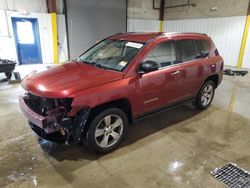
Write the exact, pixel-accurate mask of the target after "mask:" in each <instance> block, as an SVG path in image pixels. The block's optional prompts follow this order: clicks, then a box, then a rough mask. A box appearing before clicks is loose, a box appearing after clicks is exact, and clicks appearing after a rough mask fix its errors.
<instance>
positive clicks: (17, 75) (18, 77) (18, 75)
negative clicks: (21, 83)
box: [14, 72, 21, 80]
mask: <svg viewBox="0 0 250 188" xmlns="http://www.w3.org/2000/svg"><path fill="white" fill-rule="evenodd" d="M14 77H15V79H16V80H21V75H20V73H19V72H14Z"/></svg>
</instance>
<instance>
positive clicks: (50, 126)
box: [19, 96, 59, 134]
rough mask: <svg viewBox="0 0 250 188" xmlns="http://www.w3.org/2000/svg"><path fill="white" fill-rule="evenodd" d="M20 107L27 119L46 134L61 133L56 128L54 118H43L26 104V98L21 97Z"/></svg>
mask: <svg viewBox="0 0 250 188" xmlns="http://www.w3.org/2000/svg"><path fill="white" fill-rule="evenodd" d="M19 106H20V108H21V110H22V112H23V114H24V115H25V117H26V118H27V119H28V120H29V121H30V122H31V123H32V124H34V125H36V126H38V127H39V128H41V129H43V130H44V132H45V133H48V134H49V133H54V132H57V131H59V129H58V128H59V127H58V126H56V124H57V121H56V118H55V117H54V116H41V115H39V114H37V113H36V112H34V111H33V110H32V109H30V107H29V106H28V105H27V104H26V102H25V96H24V97H19Z"/></svg>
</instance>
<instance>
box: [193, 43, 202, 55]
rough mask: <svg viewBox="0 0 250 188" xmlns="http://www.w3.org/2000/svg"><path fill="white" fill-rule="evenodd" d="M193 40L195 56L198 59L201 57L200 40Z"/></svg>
mask: <svg viewBox="0 0 250 188" xmlns="http://www.w3.org/2000/svg"><path fill="white" fill-rule="evenodd" d="M193 41H194V46H195V58H196V59H199V58H202V51H203V50H202V48H201V44H200V40H193Z"/></svg>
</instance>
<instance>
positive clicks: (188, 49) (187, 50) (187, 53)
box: [176, 39, 196, 62]
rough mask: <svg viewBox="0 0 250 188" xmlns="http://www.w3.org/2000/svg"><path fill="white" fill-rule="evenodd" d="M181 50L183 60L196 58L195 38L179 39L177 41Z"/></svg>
mask: <svg viewBox="0 0 250 188" xmlns="http://www.w3.org/2000/svg"><path fill="white" fill-rule="evenodd" d="M176 43H177V45H178V48H179V50H180V54H181V58H182V61H184V62H185V61H191V60H194V59H195V54H196V53H195V47H194V42H193V40H189V39H187V40H179V41H176Z"/></svg>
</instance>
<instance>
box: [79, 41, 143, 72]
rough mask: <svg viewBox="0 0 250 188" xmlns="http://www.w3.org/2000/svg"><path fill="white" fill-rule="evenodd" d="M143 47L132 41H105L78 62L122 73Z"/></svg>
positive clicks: (86, 53)
mask: <svg viewBox="0 0 250 188" xmlns="http://www.w3.org/2000/svg"><path fill="white" fill-rule="evenodd" d="M143 45H144V44H143V43H138V42H132V41H124V40H111V39H105V40H103V41H102V42H100V43H98V44H96V45H95V46H94V47H92V48H91V49H90V50H88V51H87V52H85V53H84V54H83V55H81V56H80V57H78V58H77V60H78V61H81V62H84V63H88V64H91V65H93V66H97V67H101V68H104V69H110V70H116V71H122V70H123V69H124V68H125V67H126V66H127V65H128V64H129V63H130V62H131V60H132V59H133V58H134V57H135V55H136V54H137V53H138V52H139V50H140V49H141V48H142V47H143Z"/></svg>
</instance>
